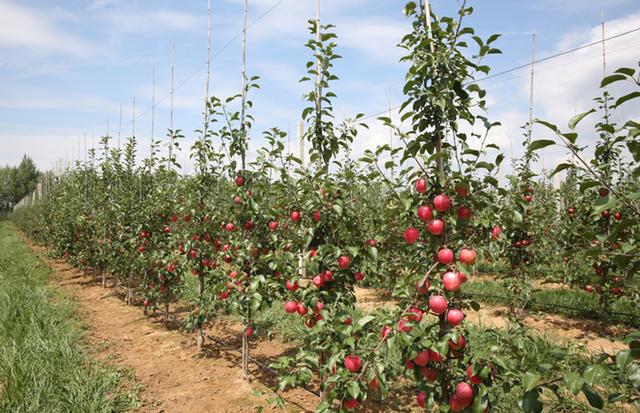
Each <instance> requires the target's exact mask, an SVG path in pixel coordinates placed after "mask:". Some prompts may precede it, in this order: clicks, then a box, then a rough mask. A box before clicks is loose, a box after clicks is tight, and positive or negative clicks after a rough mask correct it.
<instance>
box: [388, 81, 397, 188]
mask: <svg viewBox="0 0 640 413" xmlns="http://www.w3.org/2000/svg"><path fill="white" fill-rule="evenodd" d="M387 100H388V104H389V111H388V117H389V119H391V82H389V83H388V84H387ZM389 148H391V150H392V151H393V129H392V128H389ZM390 156H391V160H392V161H393V154H390ZM394 175H395V168H393V167H392V168H391V177H393V176H394Z"/></svg>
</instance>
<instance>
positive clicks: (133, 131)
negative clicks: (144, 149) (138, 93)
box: [131, 96, 136, 138]
mask: <svg viewBox="0 0 640 413" xmlns="http://www.w3.org/2000/svg"><path fill="white" fill-rule="evenodd" d="M131 137H132V138H135V137H136V97H135V96H134V97H133V108H132V110H131Z"/></svg>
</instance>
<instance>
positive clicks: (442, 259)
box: [438, 248, 453, 265]
mask: <svg viewBox="0 0 640 413" xmlns="http://www.w3.org/2000/svg"><path fill="white" fill-rule="evenodd" d="M438 262H439V263H440V264H442V265H449V264H451V263H452V262H453V251H452V250H451V249H449V248H442V249H440V251H438Z"/></svg>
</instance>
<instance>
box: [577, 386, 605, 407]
mask: <svg viewBox="0 0 640 413" xmlns="http://www.w3.org/2000/svg"><path fill="white" fill-rule="evenodd" d="M582 393H584V395H585V397H586V398H587V401H588V402H589V404H590V405H591V406H592V407H595V408H596V409H602V408H603V407H604V400H602V397H601V396H600V395H599V394H598V393H596V392H595V391H593V389H591V387H589V386H588V385H587V384H586V383H585V384H583V385H582Z"/></svg>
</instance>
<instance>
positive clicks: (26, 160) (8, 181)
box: [0, 155, 40, 209]
mask: <svg viewBox="0 0 640 413" xmlns="http://www.w3.org/2000/svg"><path fill="white" fill-rule="evenodd" d="M39 177H40V172H39V171H38V168H36V165H35V163H34V162H33V159H31V158H30V157H29V156H27V155H24V156H23V157H22V161H20V164H19V165H18V166H17V167H11V166H5V167H1V168H0V209H7V208H9V207H11V206H12V205H13V204H15V203H16V202H18V201H20V200H21V199H22V198H24V197H25V196H27V195H29V194H30V193H31V192H33V191H34V190H35V189H36V186H37V183H38V178H39Z"/></svg>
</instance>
